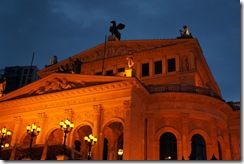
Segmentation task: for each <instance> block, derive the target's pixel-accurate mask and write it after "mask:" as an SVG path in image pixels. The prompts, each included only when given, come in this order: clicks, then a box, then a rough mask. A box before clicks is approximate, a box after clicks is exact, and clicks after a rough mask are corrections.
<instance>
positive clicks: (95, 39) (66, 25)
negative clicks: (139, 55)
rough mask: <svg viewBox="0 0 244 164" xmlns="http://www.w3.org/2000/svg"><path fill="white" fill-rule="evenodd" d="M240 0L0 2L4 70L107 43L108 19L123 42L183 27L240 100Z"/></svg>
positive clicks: (164, 35)
mask: <svg viewBox="0 0 244 164" xmlns="http://www.w3.org/2000/svg"><path fill="white" fill-rule="evenodd" d="M240 9H241V6H240V1H238V0H224V1H223V0H120V1H119V0H0V53H1V58H0V69H4V68H5V67H6V66H27V65H30V64H31V58H32V54H33V52H35V56H34V61H33V65H36V66H37V67H38V68H39V69H43V68H44V66H45V65H46V64H47V65H48V64H49V58H53V56H54V55H57V56H58V61H62V60H64V59H66V58H68V57H71V56H74V55H76V54H78V53H80V52H83V51H85V50H87V49H90V48H92V47H94V46H97V45H99V44H102V43H103V42H104V38H105V35H110V32H109V26H110V25H111V24H110V21H112V20H116V22H117V23H123V24H125V28H124V29H123V30H121V31H120V32H121V40H138V39H175V38H176V37H178V36H180V33H179V30H180V29H181V30H183V27H182V26H183V25H187V26H188V27H189V31H190V32H191V33H192V35H193V37H194V38H197V39H198V41H199V43H200V45H201V48H202V50H203V53H204V56H205V58H206V60H207V63H208V65H209V68H210V69H211V72H212V74H213V76H214V78H215V81H216V82H217V84H218V85H219V88H220V90H221V94H222V96H223V98H224V99H225V100H226V101H240V94H241V90H240V89H241V87H240V85H241V84H240V82H241V79H240V77H241V66H240V65H241V57H240V55H241V37H240V35H241V29H240V27H241V22H240V19H241V15H240V14H241V11H240Z"/></svg>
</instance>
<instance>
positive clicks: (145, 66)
mask: <svg viewBox="0 0 244 164" xmlns="http://www.w3.org/2000/svg"><path fill="white" fill-rule="evenodd" d="M141 68H142V70H141V72H142V77H144V76H149V63H145V64H142V67H141Z"/></svg>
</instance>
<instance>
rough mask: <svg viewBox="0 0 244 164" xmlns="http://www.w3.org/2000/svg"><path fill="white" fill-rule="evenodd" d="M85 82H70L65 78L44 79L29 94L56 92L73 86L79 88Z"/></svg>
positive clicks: (83, 85) (84, 84)
mask: <svg viewBox="0 0 244 164" xmlns="http://www.w3.org/2000/svg"><path fill="white" fill-rule="evenodd" d="M85 86H86V83H85V82H84V81H80V82H79V83H77V82H71V81H68V80H67V79H66V78H62V79H59V78H54V79H53V80H52V81H46V84H45V85H43V86H41V87H39V88H38V89H37V90H36V91H33V90H32V91H30V92H29V95H31V96H32V95H40V94H43V93H50V92H56V91H61V90H67V89H73V88H80V87H85Z"/></svg>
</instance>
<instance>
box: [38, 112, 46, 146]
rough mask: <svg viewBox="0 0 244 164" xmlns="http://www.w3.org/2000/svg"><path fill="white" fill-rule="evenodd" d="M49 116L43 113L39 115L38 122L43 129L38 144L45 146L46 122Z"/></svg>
mask: <svg viewBox="0 0 244 164" xmlns="http://www.w3.org/2000/svg"><path fill="white" fill-rule="evenodd" d="M46 118H47V115H46V113H45V112H43V113H38V120H39V121H38V122H39V124H38V125H37V126H40V127H41V132H40V134H39V135H38V136H37V138H36V144H42V143H43V144H44V142H45V138H44V136H45V135H44V133H45V128H46V127H45V122H46Z"/></svg>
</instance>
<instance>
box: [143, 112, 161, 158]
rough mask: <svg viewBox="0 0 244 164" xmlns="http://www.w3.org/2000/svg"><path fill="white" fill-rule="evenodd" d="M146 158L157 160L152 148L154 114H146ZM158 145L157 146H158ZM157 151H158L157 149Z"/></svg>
mask: <svg viewBox="0 0 244 164" xmlns="http://www.w3.org/2000/svg"><path fill="white" fill-rule="evenodd" d="M146 135H147V142H146V144H147V150H145V151H147V160H158V159H159V158H158V159H156V158H155V151H154V150H155V148H154V142H155V141H154V135H155V131H154V116H153V114H148V115H147V134H146ZM158 147H159V146H158ZM158 150H159V149H158ZM157 152H158V151H157ZM158 154H159V152H158Z"/></svg>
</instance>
